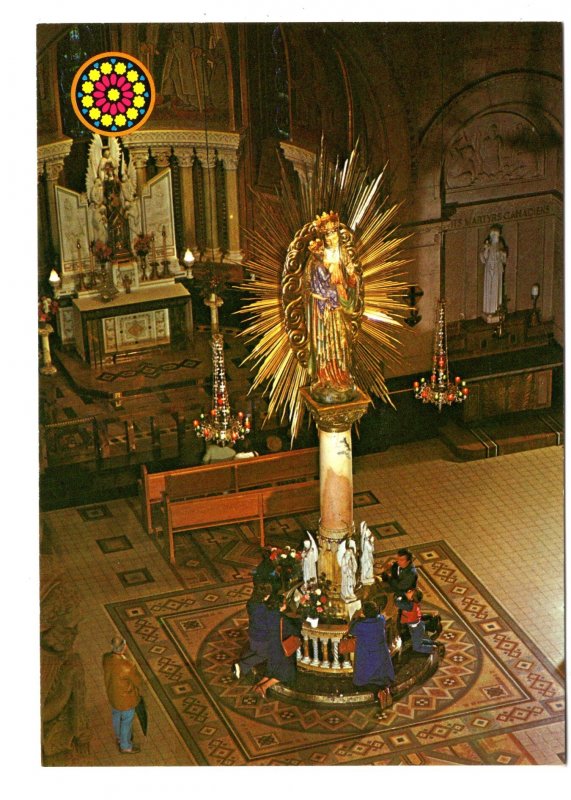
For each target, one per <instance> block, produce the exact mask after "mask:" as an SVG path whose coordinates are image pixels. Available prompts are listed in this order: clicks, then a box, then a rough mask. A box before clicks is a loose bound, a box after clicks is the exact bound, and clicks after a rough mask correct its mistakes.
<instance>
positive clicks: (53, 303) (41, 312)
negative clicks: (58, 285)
mask: <svg viewBox="0 0 571 800" xmlns="http://www.w3.org/2000/svg"><path fill="white" fill-rule="evenodd" d="M58 308H59V303H58V301H57V300H54V298H53V297H49V295H47V294H43V295H42V296H41V297H40V299H39V300H38V322H45V323H48V322H51V321H52V319H53V318H54V317H55V315H56V314H57V310H58Z"/></svg>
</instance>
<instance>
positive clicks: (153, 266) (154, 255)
mask: <svg viewBox="0 0 571 800" xmlns="http://www.w3.org/2000/svg"><path fill="white" fill-rule="evenodd" d="M158 266H159V262H158V261H157V251H156V249H155V234H154V233H152V234H151V277H150V280H152V281H156V280H157V278H158V277H159V274H158V272H157V267H158Z"/></svg>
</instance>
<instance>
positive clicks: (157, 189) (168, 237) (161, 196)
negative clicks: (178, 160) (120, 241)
mask: <svg viewBox="0 0 571 800" xmlns="http://www.w3.org/2000/svg"><path fill="white" fill-rule="evenodd" d="M141 205H142V212H143V213H142V217H143V219H142V225H143V231H144V232H145V233H146V234H154V236H155V255H156V258H157V260H158V261H161V260H162V259H163V258H164V257H165V255H164V253H163V243H164V245H165V247H166V258H167V259H168V260H169V261H170V262H171V269H173V270H174V271H176V270H177V269H178V262H177V260H176V246H175V230H174V207H173V199H172V185H171V172H170V169H167V170H165V171H164V172H161V173H160V174H159V175H157V176H156V177H155V178H153V179H152V180H150V181H149V182H148V183H147V184H146V185H145V187H144V189H143V193H142V198H141ZM163 230H164V233H165V237H164V239H163Z"/></svg>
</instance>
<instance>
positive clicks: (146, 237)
mask: <svg viewBox="0 0 571 800" xmlns="http://www.w3.org/2000/svg"><path fill="white" fill-rule="evenodd" d="M152 242H153V236H152V234H150V233H140V234H139V235H138V236H137V238H136V239H135V241H134V242H133V248H134V250H135V253H136V254H137V255H138V256H146V255H147V254H148V253H149V251H150V249H151V245H152Z"/></svg>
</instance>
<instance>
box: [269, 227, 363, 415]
mask: <svg viewBox="0 0 571 800" xmlns="http://www.w3.org/2000/svg"><path fill="white" fill-rule="evenodd" d="M293 273H295V277H296V280H295V282H292V283H290V284H289V287H288V279H289V278H291V276H292V274H293ZM282 286H283V291H282V297H283V298H284V308H285V310H286V328H287V329H288V335H289V336H290V341H291V342H292V346H294V349H297V351H298V353H299V354H300V355H298V358H299V359H300V361H302V363H303V364H304V366H305V367H306V368H307V371H308V373H309V376H310V379H311V385H310V392H311V395H312V397H313V398H314V399H315V400H317V401H318V402H321V403H327V404H331V403H344V402H348V401H349V400H352V399H353V398H354V396H355V394H356V388H355V382H354V379H353V377H352V374H351V357H352V345H353V342H354V340H355V338H356V335H357V333H358V329H359V323H360V318H361V315H362V311H363V281H362V272H361V266H360V263H359V260H358V259H357V257H356V254H355V250H354V247H353V233H352V231H351V230H350V229H349V228H348V227H347V226H346V225H344V224H343V223H340V221H339V215H338V214H337V213H336V212H334V211H330V212H329V213H327V212H324V213H323V214H321V216H319V215H317V216H316V218H315V220H313V221H312V222H310V223H308V224H307V225H305V226H304V227H303V228H302V229H301V230H300V231H298V233H297V235H296V237H295V239H294V240H293V241H292V243H291V244H290V247H289V250H288V256H287V257H286V262H285V267H284V281H283V283H282ZM292 286H293V287H294V289H293V290H292V288H291V287H292ZM293 295H295V296H296V297H295V300H296V302H295V303H294V302H291V303H290V302H289V301H290V300H291V298H292V297H293ZM300 301H301V302H300ZM288 305H289V309H290V311H291V309H293V308H295V309H296V313H295V314H293V313H290V315H289V316H288ZM301 306H303V314H301V313H300V312H301ZM288 319H289V320H294V321H295V324H292V325H289V326H288ZM300 331H303V333H300ZM293 332H295V334H296V335H297V337H298V338H297V339H296V338H295V336H294V335H293ZM300 342H301V343H302V344H303V347H299V343H300ZM296 344H297V345H298V346H297V348H296V347H295V345H296Z"/></svg>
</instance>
